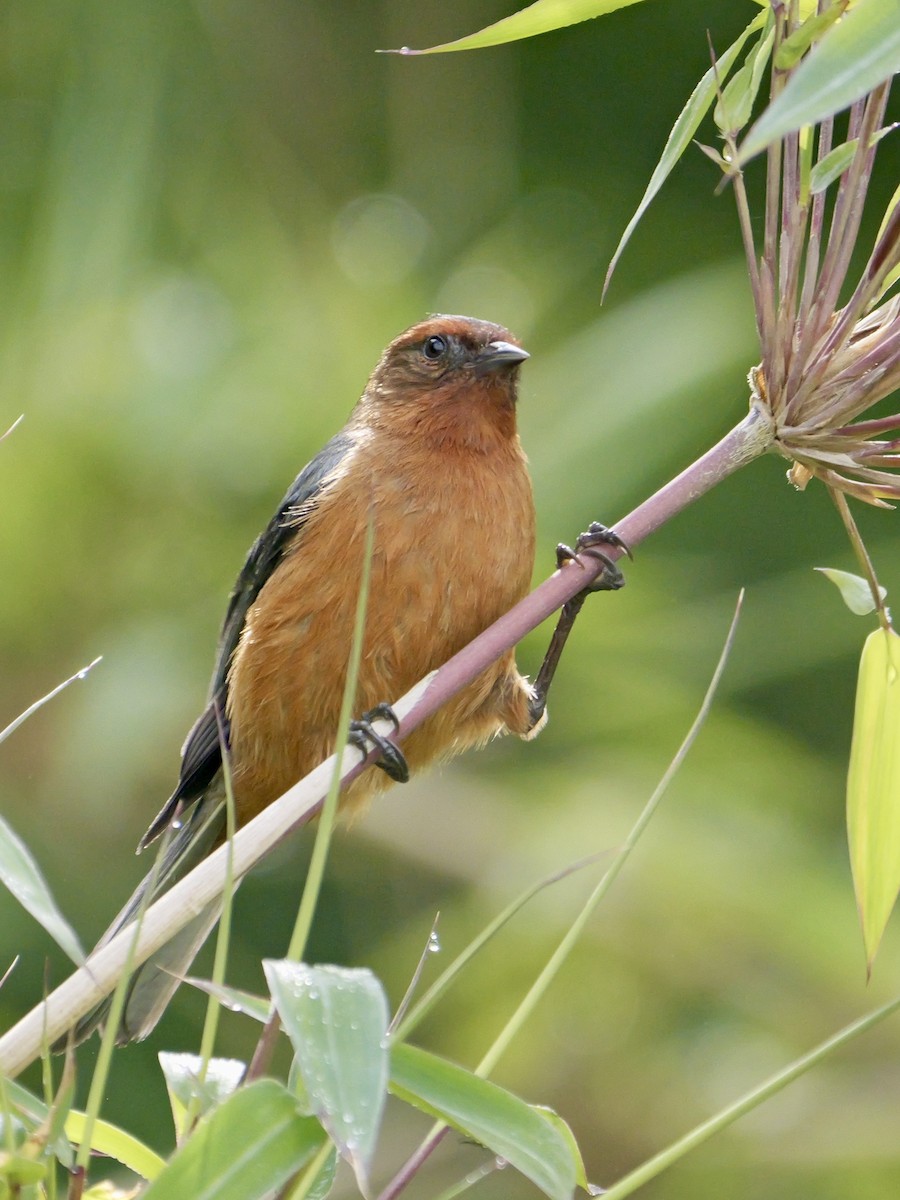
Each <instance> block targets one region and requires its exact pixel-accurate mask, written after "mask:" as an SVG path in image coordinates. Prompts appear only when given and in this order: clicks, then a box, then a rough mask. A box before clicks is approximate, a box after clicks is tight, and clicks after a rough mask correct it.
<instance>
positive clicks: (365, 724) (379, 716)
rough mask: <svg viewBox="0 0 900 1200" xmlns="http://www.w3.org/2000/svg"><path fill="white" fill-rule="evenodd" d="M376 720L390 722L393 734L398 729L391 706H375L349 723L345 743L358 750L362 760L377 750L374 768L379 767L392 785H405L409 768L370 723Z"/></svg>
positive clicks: (399, 751)
mask: <svg viewBox="0 0 900 1200" xmlns="http://www.w3.org/2000/svg"><path fill="white" fill-rule="evenodd" d="M378 720H381V721H390V722H391V723H392V725H393V726H394V732H395V733H396V731H397V730H398V729H399V728H400V722H399V721H398V720H397V714H396V713H395V712H394V710H393V709H392V708H391V706H390V705H389V704H376V705H375V707H374V708H370V709H369V711H368V712H365V713H363V715H362V716H361V717H359V718H358V719H357V720H355V721H351V722H350V732H349V734H348V737H347V741H348V742H349V743H350V745H351V746H355V747H356V749H357V750H359V752H360V753H361V754H362V756H363V758H368V756H369V755H370V754H371V752H372V750H373V749H374V750H378V752H379V757H378V758H377V759H376V760H375V766H376V767H381V769H382V771H384V773H385V774H386V775H389V776H390V777H391V779H393V781H394V783H406V782H407V781H408V780H409V766H408V764H407V762H406V759H405V758H404V756H403V752H402V751H401V750H400V748H399V747H398V746H396V745H395V744H394V743H393V742H392V741H391V739H390V738H388V737H385V736H384V734H383V733H379V732H378V730H377V729H376V728H375V727H374V725H373V724H372V722H373V721H378Z"/></svg>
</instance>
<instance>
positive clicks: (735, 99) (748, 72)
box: [713, 26, 775, 135]
mask: <svg viewBox="0 0 900 1200" xmlns="http://www.w3.org/2000/svg"><path fill="white" fill-rule="evenodd" d="M774 42H775V29H774V26H773V27H772V28H771V29H770V30H769V31H768V33H766V34H764V36H762V37H761V38H760V39H759V41H758V42H757V43H756V45H755V46H754V47H753V49H752V50H751V51H750V53H749V54H748V55H747V59H746V61H745V63H744V65H743V66H742V67H741V68H740V70H738V71H735V73H734V75H733V76H732V77H731V79H729V80H728V82H727V83H726V85H725V87H724V88H723V89H722V95H721V97H720V99H719V101H718V103H717V104H716V107H715V111H714V113H713V120H714V121H715V123H716V125H717V126H718V127H719V129H721V130H722V132H723V133H726V134H732V135H733V134H736V133H737V132H738V131H739V130H741V129H743V128H744V126H745V125H746V124H747V122H748V121H749V120H750V113H751V112H752V111H753V102H754V101H755V100H756V97H757V95H758V93H759V88H760V84H761V83H762V79H763V73H764V71H765V69H766V66H767V64H768V62H769V56H770V55H771V53H772V46H773V44H774ZM720 82H721V77H720Z"/></svg>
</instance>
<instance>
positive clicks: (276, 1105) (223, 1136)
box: [142, 1079, 324, 1200]
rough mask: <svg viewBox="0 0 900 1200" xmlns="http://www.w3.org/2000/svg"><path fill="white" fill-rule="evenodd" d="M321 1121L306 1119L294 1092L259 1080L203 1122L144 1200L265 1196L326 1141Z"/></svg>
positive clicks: (258, 1199)
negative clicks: (299, 1108) (295, 1100)
mask: <svg viewBox="0 0 900 1200" xmlns="http://www.w3.org/2000/svg"><path fill="white" fill-rule="evenodd" d="M323 1139H324V1134H323V1132H322V1127H321V1126H320V1125H319V1123H318V1121H316V1120H314V1119H312V1118H311V1117H302V1116H300V1114H299V1113H298V1112H297V1105H296V1104H295V1102H294V1099H293V1097H292V1096H291V1094H290V1092H288V1090H287V1089H286V1088H285V1087H283V1086H282V1085H281V1084H280V1083H276V1081H275V1080H274V1079H260V1080H258V1081H257V1082H256V1083H251V1084H249V1085H248V1086H247V1087H244V1088H239V1089H238V1091H236V1092H235V1093H234V1094H233V1095H231V1096H229V1097H228V1099H227V1100H226V1101H225V1102H224V1104H221V1105H220V1106H219V1107H218V1108H217V1109H215V1110H214V1111H213V1112H212V1114H211V1115H210V1116H208V1117H207V1118H206V1119H204V1120H203V1121H201V1122H200V1124H199V1125H198V1126H197V1128H196V1130H195V1131H194V1133H193V1135H192V1136H191V1137H190V1139H189V1140H188V1141H187V1142H185V1144H184V1145H183V1146H182V1147H181V1148H180V1149H179V1150H177V1151H176V1152H175V1155H174V1156H173V1158H172V1159H171V1160H170V1161H169V1163H168V1164H167V1165H166V1167H165V1168H164V1170H162V1171H161V1172H160V1173H159V1175H157V1177H156V1179H154V1180H153V1182H152V1183H151V1184H150V1186H149V1187H148V1188H147V1190H146V1191H145V1192H144V1193H143V1197H142V1200H186V1197H190V1200H261V1198H262V1197H263V1196H269V1195H271V1194H272V1193H274V1192H276V1191H277V1190H278V1188H280V1187H281V1186H282V1185H283V1184H284V1183H286V1182H287V1180H289V1179H290V1178H291V1177H292V1176H294V1175H295V1174H296V1173H297V1172H298V1171H299V1170H300V1169H301V1168H302V1167H303V1166H305V1164H306V1163H308V1162H309V1161H310V1159H311V1158H312V1157H313V1155H314V1154H315V1153H316V1151H317V1150H318V1149H319V1147H320V1146H321V1145H322V1142H323Z"/></svg>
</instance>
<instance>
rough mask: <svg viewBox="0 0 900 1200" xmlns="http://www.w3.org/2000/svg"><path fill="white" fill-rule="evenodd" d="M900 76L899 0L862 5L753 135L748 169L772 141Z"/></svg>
mask: <svg viewBox="0 0 900 1200" xmlns="http://www.w3.org/2000/svg"><path fill="white" fill-rule="evenodd" d="M897 71H900V0H859V3H858V4H856V5H855V6H854V7H853V8H851V9H850V10H849V11H848V12H847V13H846V14H845V15H844V16H843V17H841V19H840V20H839V21H838V22H837V24H836V25H834V26H833V28H832V29H830V30H829V31H828V33H827V34H826V35H825V37H823V38H822V40H821V42H819V44H818V45H817V46H816V47H815V48H814V49H813V50H811V51H810V53H809V55H808V56H807V57H806V58H805V59H804V61H803V62H802V63H801V64H800V66H799V67H798V68H797V70H796V72H795V73H794V75H792V76H791V78H790V79H789V80H788V82H787V83H786V85H785V87H784V90H783V91H782V92H781V93H780V94H779V95H778V96H777V97H776V98H775V100H774V101H773V102H772V103H771V104H770V105H769V107H768V108H767V109H766V110H765V112H764V113H763V114H762V116H761V117H760V118H759V120H758V121H757V122H756V124H755V125H754V126H753V128H752V129H751V130H750V132H749V133H748V135H747V137H746V139H745V140H744V144H743V145H742V146H741V149H740V154H739V156H738V162H739V164H741V165H743V164H744V163H746V162H747V161H748V160H749V159H751V158H752V157H753V156H754V154H758V153H759V152H760V150H764V149H765V147H766V146H768V145H769V143H770V142H774V141H776V140H777V139H778V138H780V137H784V135H785V134H787V133H791V132H793V131H794V130H796V129H799V128H800V127H801V126H803V125H813V124H815V123H816V122H817V121H821V120H824V118H825V117H830V116H831V115H832V114H834V113H836V112H840V110H841V109H843V108H848V107H849V106H850V105H851V104H853V102H854V101H855V100H859V98H860V97H861V96H864V95H865V94H866V92H869V91H871V90H872V89H873V88H875V87H877V86H878V84H880V83H883V82H884V81H885V80H886V79H889V78H890V77H891V75H893V74H895V73H896V72H897Z"/></svg>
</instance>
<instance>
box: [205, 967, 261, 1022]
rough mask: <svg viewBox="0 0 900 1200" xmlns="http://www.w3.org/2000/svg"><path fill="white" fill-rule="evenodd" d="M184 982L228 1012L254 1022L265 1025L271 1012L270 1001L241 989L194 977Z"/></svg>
mask: <svg viewBox="0 0 900 1200" xmlns="http://www.w3.org/2000/svg"><path fill="white" fill-rule="evenodd" d="M184 982H185V983H189V984H190V985H191V987H195V988H197V989H198V990H199V991H201V992H206V994H207V995H208V996H215V998H216V999H217V1000H218V1001H219V1002H220V1003H221V1004H222V1006H223V1007H224V1008H227V1009H228V1010H229V1012H241V1013H243V1014H244V1015H245V1016H247V1017H252V1018H253V1020H254V1021H259V1022H261V1023H262V1024H265V1022H266V1021H268V1019H269V1014H270V1013H271V1011H272V1001H271V1000H269V999H268V998H267V997H266V996H256V995H254V994H253V992H245V991H242V990H241V988H233V987H227V986H226V985H225V984H224V983H213V982H212V980H210V979H198V978H197V977H196V976H194V975H188V976H186V977H185V980H184Z"/></svg>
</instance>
